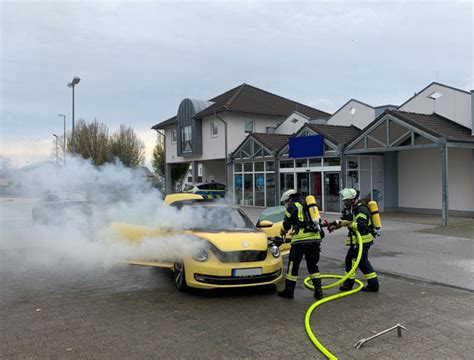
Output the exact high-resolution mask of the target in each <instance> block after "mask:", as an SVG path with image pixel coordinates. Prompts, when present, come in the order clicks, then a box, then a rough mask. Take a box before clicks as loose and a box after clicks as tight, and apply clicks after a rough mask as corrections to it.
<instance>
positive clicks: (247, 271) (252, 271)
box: [232, 268, 262, 277]
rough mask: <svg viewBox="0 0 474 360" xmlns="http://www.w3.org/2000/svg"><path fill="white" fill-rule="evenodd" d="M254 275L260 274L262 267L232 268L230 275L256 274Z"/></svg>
mask: <svg viewBox="0 0 474 360" xmlns="http://www.w3.org/2000/svg"><path fill="white" fill-rule="evenodd" d="M256 275H262V268H251V269H232V276H235V277H245V276H256Z"/></svg>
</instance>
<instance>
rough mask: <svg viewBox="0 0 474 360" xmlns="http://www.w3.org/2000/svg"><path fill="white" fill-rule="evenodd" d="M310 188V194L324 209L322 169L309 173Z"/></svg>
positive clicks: (321, 209)
mask: <svg viewBox="0 0 474 360" xmlns="http://www.w3.org/2000/svg"><path fill="white" fill-rule="evenodd" d="M309 189H310V191H309V192H310V194H311V195H313V196H314V197H315V198H316V204H317V205H318V208H319V210H320V211H323V187H322V181H321V172H320V171H318V172H312V173H310V174H309Z"/></svg>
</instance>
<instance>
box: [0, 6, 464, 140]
mask: <svg viewBox="0 0 474 360" xmlns="http://www.w3.org/2000/svg"><path fill="white" fill-rule="evenodd" d="M1 13H2V15H1V30H2V45H1V46H2V49H1V50H2V51H1V55H0V56H1V58H0V63H1V64H2V70H1V78H0V83H1V84H2V93H1V100H2V109H1V111H0V121H1V127H2V137H3V136H20V135H21V136H24V135H25V134H26V135H28V136H31V137H42V138H44V139H46V138H48V137H49V136H50V135H49V134H50V133H51V132H56V131H59V130H60V129H61V126H62V124H61V123H60V119H59V120H58V118H57V116H56V114H57V113H65V114H68V121H69V122H70V113H71V90H70V89H69V88H67V87H66V84H67V82H68V81H70V80H71V79H72V77H73V76H75V75H78V76H80V77H81V79H82V80H81V83H80V84H79V85H78V86H77V88H76V117H77V118H84V119H86V120H92V119H94V118H95V117H96V118H97V119H98V120H99V121H102V122H105V123H106V124H107V125H108V126H109V127H110V128H112V127H114V126H118V125H119V124H120V123H125V124H130V125H132V126H133V127H134V128H135V129H144V131H148V130H146V129H149V128H150V127H151V126H152V125H154V124H155V123H158V122H160V121H162V120H164V119H167V118H169V117H170V116H173V115H174V114H176V110H177V107H178V105H179V103H180V101H181V100H182V99H183V98H185V97H193V98H201V99H209V98H211V97H213V96H215V95H218V94H220V93H222V92H224V91H226V90H228V89H230V88H233V87H235V86H237V85H239V84H241V83H243V82H246V83H249V84H252V85H255V86H258V87H261V88H263V89H265V90H268V91H271V92H273V93H276V94H281V95H283V96H285V97H288V98H290V99H294V100H296V101H300V102H304V101H305V99H309V100H308V101H311V99H326V100H328V101H329V102H331V103H333V104H336V108H337V107H339V106H340V105H342V104H344V103H345V102H346V101H347V100H348V99H349V98H351V97H354V93H356V96H357V98H360V99H361V100H363V101H365V102H368V103H370V104H382V103H400V102H402V101H403V100H405V99H406V96H407V94H408V95H410V94H413V92H415V91H417V90H419V89H421V88H423V87H424V86H426V85H427V84H428V83H430V82H431V81H433V80H435V77H436V72H438V74H439V79H440V81H442V82H444V83H447V84H448V85H451V86H455V87H463V88H464V87H465V86H466V78H467V79H472V63H473V61H472V60H473V58H472V49H473V46H472V44H473V39H472V32H469V31H466V29H471V28H472V4H471V3H470V2H462V1H459V2H453V1H450V2H435V1H420V2H410V1H398V2H381V1H377V2H375V1H368V2H367V1H366V2H356V1H351V2H348V1H335V2H323V1H307V2H306V1H298V2H293V1H291V2H289V1H281V2H276V1H258V2H253V1H228V2H222V1H159V2H152V1H127V2H115V1H86V2H73V1H64V2H57V1H38V2H30V1H28V2H2V12H1ZM469 50H471V51H469ZM313 104H316V105H318V102H315V103H313ZM324 104H325V102H322V103H321V105H320V106H321V107H323V105H324ZM327 104H328V105H330V104H329V103H327ZM309 105H311V104H309ZM323 110H328V111H329V110H331V109H329V108H328V109H325V108H323ZM332 110H334V109H332ZM149 131H150V133H151V134H153V131H152V130H149Z"/></svg>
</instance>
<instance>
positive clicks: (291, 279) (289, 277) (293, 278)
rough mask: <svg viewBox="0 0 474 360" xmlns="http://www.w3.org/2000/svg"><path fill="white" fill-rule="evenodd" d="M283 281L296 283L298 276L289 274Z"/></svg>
mask: <svg viewBox="0 0 474 360" xmlns="http://www.w3.org/2000/svg"><path fill="white" fill-rule="evenodd" d="M285 279H286V280H290V281H298V276H293V275H290V274H286V276H285Z"/></svg>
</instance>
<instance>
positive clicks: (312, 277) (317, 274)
mask: <svg viewBox="0 0 474 360" xmlns="http://www.w3.org/2000/svg"><path fill="white" fill-rule="evenodd" d="M320 277H321V273H314V274H309V278H310V279H319V278H320Z"/></svg>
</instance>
